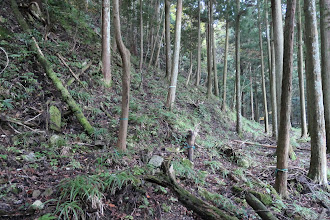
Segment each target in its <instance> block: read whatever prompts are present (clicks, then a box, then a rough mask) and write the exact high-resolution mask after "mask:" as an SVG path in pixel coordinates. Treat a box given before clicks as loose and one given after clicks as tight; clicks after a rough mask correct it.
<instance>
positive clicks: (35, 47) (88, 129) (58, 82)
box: [11, 0, 94, 136]
mask: <svg viewBox="0 0 330 220" xmlns="http://www.w3.org/2000/svg"><path fill="white" fill-rule="evenodd" d="M11 8H12V9H13V12H14V14H15V17H16V19H17V21H18V23H19V25H20V26H21V28H22V29H23V31H24V32H26V33H27V34H28V35H29V36H30V35H31V36H32V32H31V30H30V28H29V26H28V24H27V23H26V22H25V20H24V18H23V16H22V14H21V13H20V11H19V10H18V6H17V3H16V1H15V0H11ZM30 47H31V49H32V50H33V51H35V52H36V54H37V58H38V61H39V62H40V64H41V65H42V67H43V68H44V69H45V72H46V74H47V76H48V77H49V78H50V79H51V80H52V81H53V84H54V85H55V87H56V89H57V90H58V91H59V92H60V93H61V95H62V100H63V101H64V102H66V103H67V105H68V106H69V108H70V109H71V111H72V112H73V114H74V115H75V116H76V118H77V119H78V121H79V122H80V124H81V125H82V126H83V128H84V129H85V130H86V132H87V134H88V135H90V136H92V135H93V134H94V128H93V127H92V126H91V124H90V123H89V122H88V120H87V118H86V117H85V116H84V114H83V112H82V110H81V108H80V107H79V105H78V104H77V103H76V102H75V100H74V99H73V98H72V96H71V95H70V93H69V91H68V90H67V88H65V87H64V85H63V84H62V82H61V80H60V79H59V78H58V77H57V74H56V73H55V72H54V70H53V68H52V66H51V64H50V62H49V61H48V60H47V59H46V57H45V56H44V54H43V53H42V51H41V49H40V48H39V45H38V43H37V41H36V39H35V38H34V37H32V41H30Z"/></svg>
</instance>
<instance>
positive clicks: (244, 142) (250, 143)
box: [232, 140, 277, 149]
mask: <svg viewBox="0 0 330 220" xmlns="http://www.w3.org/2000/svg"><path fill="white" fill-rule="evenodd" d="M232 141H234V142H237V143H241V144H246V145H256V146H261V147H268V148H275V149H276V148H277V146H273V145H268V144H259V143H253V142H247V141H240V140H232Z"/></svg>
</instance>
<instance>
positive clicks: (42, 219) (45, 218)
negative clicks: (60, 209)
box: [38, 213, 56, 220]
mask: <svg viewBox="0 0 330 220" xmlns="http://www.w3.org/2000/svg"><path fill="white" fill-rule="evenodd" d="M53 219H56V217H55V216H53V215H52V214H50V213H47V214H45V215H43V216H41V217H39V218H38V220H53Z"/></svg>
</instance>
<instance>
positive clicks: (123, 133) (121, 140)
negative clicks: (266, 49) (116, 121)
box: [112, 0, 131, 151]
mask: <svg viewBox="0 0 330 220" xmlns="http://www.w3.org/2000/svg"><path fill="white" fill-rule="evenodd" d="M112 4H113V20H114V26H115V37H116V42H117V45H118V49H119V53H120V56H121V59H122V62H123V73H122V103H121V118H120V126H119V134H118V142H117V148H118V149H120V150H122V151H125V150H126V138H127V127H128V112H129V92H130V71H131V61H130V57H131V54H130V52H129V50H128V49H127V48H126V47H125V45H124V43H123V40H122V35H121V30H120V16H119V1H118V0H112Z"/></svg>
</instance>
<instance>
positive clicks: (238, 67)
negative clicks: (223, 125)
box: [235, 0, 242, 135]
mask: <svg viewBox="0 0 330 220" xmlns="http://www.w3.org/2000/svg"><path fill="white" fill-rule="evenodd" d="M236 7H237V9H236V10H237V12H236V16H237V17H236V30H235V32H236V42H235V47H236V114H237V115H236V132H237V133H238V134H239V135H240V134H241V133H242V116H241V54H240V50H241V43H240V41H241V36H240V10H241V7H240V0H236Z"/></svg>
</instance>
